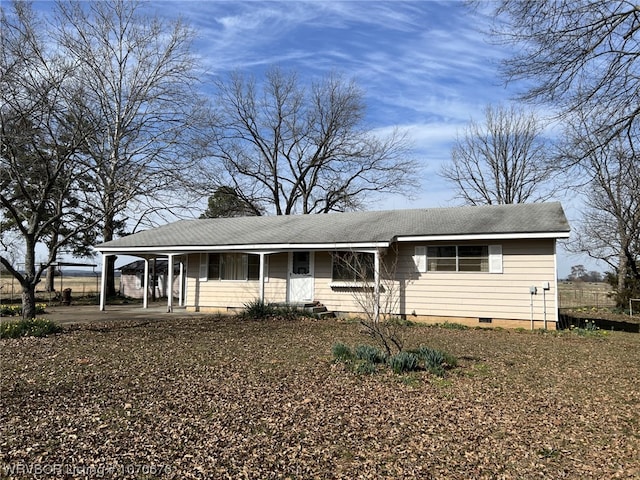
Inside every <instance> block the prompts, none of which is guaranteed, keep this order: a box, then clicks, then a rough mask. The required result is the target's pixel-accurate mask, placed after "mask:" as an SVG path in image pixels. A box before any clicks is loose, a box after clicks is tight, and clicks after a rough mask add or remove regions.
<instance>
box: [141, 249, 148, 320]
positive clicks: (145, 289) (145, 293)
mask: <svg viewBox="0 0 640 480" xmlns="http://www.w3.org/2000/svg"><path fill="white" fill-rule="evenodd" d="M142 288H143V293H142V308H148V307H149V259H148V258H146V257H145V259H144V274H143V277H142Z"/></svg>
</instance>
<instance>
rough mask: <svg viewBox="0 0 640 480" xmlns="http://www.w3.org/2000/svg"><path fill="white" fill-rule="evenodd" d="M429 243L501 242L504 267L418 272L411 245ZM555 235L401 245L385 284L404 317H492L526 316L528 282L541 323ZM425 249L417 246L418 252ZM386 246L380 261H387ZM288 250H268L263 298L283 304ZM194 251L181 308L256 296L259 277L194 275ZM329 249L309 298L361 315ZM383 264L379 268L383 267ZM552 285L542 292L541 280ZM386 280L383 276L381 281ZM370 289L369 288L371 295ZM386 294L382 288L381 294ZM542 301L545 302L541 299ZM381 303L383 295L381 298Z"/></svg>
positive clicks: (549, 305)
mask: <svg viewBox="0 0 640 480" xmlns="http://www.w3.org/2000/svg"><path fill="white" fill-rule="evenodd" d="M435 245H458V246H460V245H500V246H501V247H502V273H488V272H433V271H428V272H419V271H418V269H417V268H416V263H415V262H416V258H415V255H416V248H415V247H416V246H418V247H420V246H435ZM554 250H555V240H554V239H534V240H505V241H490V242H488V241H485V242H479V241H473V242H471V241H469V242H431V243H409V242H408V243H400V244H398V254H399V258H398V261H397V265H396V267H395V269H394V268H393V267H392V266H389V265H387V268H386V270H387V271H392V270H395V272H394V278H395V280H394V281H393V282H391V291H392V295H394V296H395V297H397V301H396V302H395V304H396V306H395V308H394V312H393V313H395V314H401V315H406V316H407V318H412V316H413V315H415V316H417V317H433V318H445V319H446V318H452V319H454V320H452V321H456V320H455V319H458V318H468V319H476V321H477V319H478V318H479V317H487V318H492V319H494V320H500V319H504V320H522V321H528V320H530V300H531V295H530V294H529V287H530V286H536V287H537V289H538V294H537V295H534V296H533V312H534V320H535V321H536V322H541V321H542V320H543V319H544V313H543V312H544V307H545V303H546V318H547V322H554V321H555V320H556V314H555V312H556V304H555V299H556V292H555V287H556V281H555V279H556V273H555V258H554ZM420 251H426V250H423V249H418V252H420ZM392 252H393V250H392V249H390V250H389V252H388V254H387V256H386V257H383V262H387V263H388V264H393V260H392V257H393V255H392ZM288 262H289V253H287V252H283V253H276V254H271V255H268V270H267V272H266V275H267V277H268V281H267V282H266V283H265V300H266V301H268V302H283V301H285V300H286V298H287V272H288V266H289V263H288ZM200 263H201V262H200V255H199V254H192V255H189V260H188V268H187V298H186V302H187V306H191V307H196V308H207V307H211V308H214V307H219V308H227V307H233V308H239V307H242V306H243V305H244V304H246V303H247V302H249V301H251V300H254V299H256V298H258V296H259V292H260V285H259V282H258V281H230V280H206V281H200V280H199V275H200ZM331 266H332V265H331V254H330V253H329V252H325V251H316V252H315V255H314V276H315V280H314V300H317V301H319V302H321V303H323V304H324V305H325V306H326V307H327V309H328V310H330V311H335V312H346V313H359V312H360V310H361V309H360V307H359V303H358V301H357V297H358V296H360V297H361V298H362V293H361V292H362V290H361V289H355V290H354V289H353V288H347V287H335V286H332V279H331V276H332V271H331ZM383 270H385V268H384V267H383ZM545 282H548V283H549V286H550V289H549V290H547V291H545V292H544V295H543V290H542V288H543V285H544V284H545ZM384 283H385V281H383V284H384ZM371 295H372V294H371ZM382 295H383V297H384V295H385V294H384V293H383V294H382ZM543 299H545V300H546V302H544V303H543ZM381 303H382V304H383V305H384V304H386V303H385V301H384V298H383V301H382V302H381Z"/></svg>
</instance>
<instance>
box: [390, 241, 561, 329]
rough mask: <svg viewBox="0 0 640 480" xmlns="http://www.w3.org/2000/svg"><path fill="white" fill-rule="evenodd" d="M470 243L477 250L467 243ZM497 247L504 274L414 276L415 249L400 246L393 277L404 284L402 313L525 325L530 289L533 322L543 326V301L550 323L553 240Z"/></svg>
mask: <svg viewBox="0 0 640 480" xmlns="http://www.w3.org/2000/svg"><path fill="white" fill-rule="evenodd" d="M446 243H451V242H446ZM474 243H475V244H478V242H467V244H474ZM490 243H493V244H495V243H497V242H490ZM442 244H443V245H444V244H445V242H443V243H442ZM456 244H457V245H464V244H465V243H462V242H456ZM500 244H501V245H502V267H503V273H485V272H426V273H418V272H417V271H416V269H415V265H414V262H413V259H412V255H413V254H414V246H415V245H414V244H411V245H402V247H401V250H400V260H399V268H398V276H399V277H400V278H403V277H404V278H407V279H408V281H407V285H406V298H405V309H404V310H405V313H406V314H412V313H414V312H415V314H417V315H425V316H440V317H446V316H452V317H471V318H477V317H488V318H494V319H522V320H529V319H530V315H531V314H530V300H531V295H530V293H529V287H530V286H536V287H537V289H538V294H537V295H534V296H533V307H534V308H533V310H534V312H533V313H534V320H536V321H542V320H543V318H544V304H543V297H545V298H546V310H547V321H555V318H556V317H555V278H556V277H555V260H554V240H553V239H541V240H508V241H502V242H500ZM430 245H431V244H430ZM545 282H549V286H550V287H551V288H550V290H547V291H546V292H544V295H543V291H542V287H543V285H544V283H545Z"/></svg>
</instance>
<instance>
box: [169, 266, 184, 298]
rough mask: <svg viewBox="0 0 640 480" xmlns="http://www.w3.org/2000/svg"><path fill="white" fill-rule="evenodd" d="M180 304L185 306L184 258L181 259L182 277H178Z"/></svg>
mask: <svg viewBox="0 0 640 480" xmlns="http://www.w3.org/2000/svg"><path fill="white" fill-rule="evenodd" d="M171 288H173V286H172V287H171ZM178 305H179V306H181V307H184V260H183V259H182V258H181V259H180V277H179V279H178Z"/></svg>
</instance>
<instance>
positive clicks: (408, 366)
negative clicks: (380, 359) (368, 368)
mask: <svg viewBox="0 0 640 480" xmlns="http://www.w3.org/2000/svg"><path fill="white" fill-rule="evenodd" d="M388 363H389V367H391V370H393V372H394V373H398V374H400V373H405V372H412V371H414V370H417V369H418V364H419V362H418V357H417V355H415V354H414V353H412V352H406V351H402V352H398V353H396V354H395V355H393V356H391V357H389V360H388Z"/></svg>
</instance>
